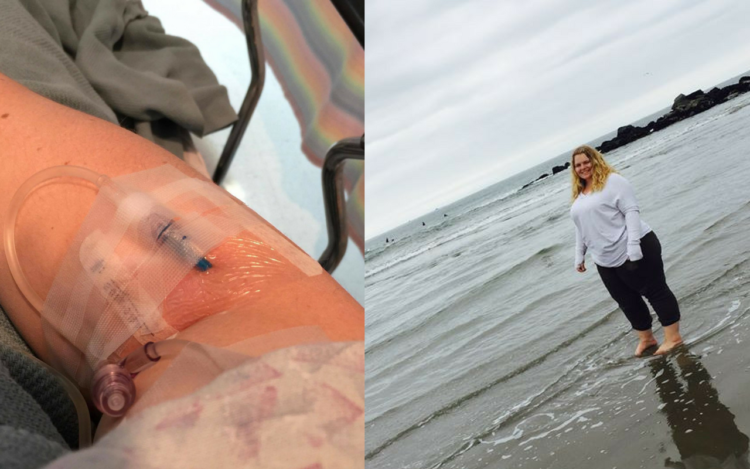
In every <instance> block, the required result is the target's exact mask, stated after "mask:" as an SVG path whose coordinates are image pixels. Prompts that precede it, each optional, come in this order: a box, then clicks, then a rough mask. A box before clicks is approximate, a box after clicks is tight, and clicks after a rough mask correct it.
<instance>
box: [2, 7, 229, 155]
mask: <svg viewBox="0 0 750 469" xmlns="http://www.w3.org/2000/svg"><path fill="white" fill-rule="evenodd" d="M199 26H200V25H196V27H199ZM0 72H2V73H3V74H5V75H7V76H8V77H10V78H11V79H13V80H15V81H17V82H19V83H21V84H22V85H24V86H26V87H27V88H29V89H31V90H32V91H34V92H36V93H38V94H40V95H42V96H45V97H47V98H49V99H52V100H54V101H56V102H58V103H60V104H63V105H65V106H68V107H72V108H74V109H78V110H80V111H83V112H85V113H88V114H91V115H94V116H97V117H99V118H102V119H105V120H108V121H110V122H113V123H115V124H121V125H124V126H126V127H129V128H130V129H132V130H133V131H135V132H137V133H139V134H140V135H142V136H144V137H146V138H149V139H150V140H153V141H155V142H156V143H158V144H160V145H161V146H163V147H165V148H167V149H168V150H170V151H172V152H173V153H175V154H177V155H178V156H181V153H182V146H183V144H184V142H185V136H186V135H187V133H186V132H187V131H190V132H192V133H194V134H196V135H199V136H203V135H206V134H209V133H211V132H213V131H216V130H219V129H222V128H224V127H226V126H228V125H230V124H231V123H232V122H234V121H235V120H236V119H237V115H236V114H235V112H234V110H233V109H232V107H231V106H230V104H229V100H228V98H227V93H226V89H225V88H224V87H223V86H220V85H219V84H218V82H217V80H216V77H215V76H214V74H213V72H211V70H210V69H209V68H208V66H207V65H206V64H205V62H204V61H203V59H202V58H201V55H200V52H199V51H198V49H197V48H196V47H195V46H194V45H193V44H191V43H190V42H188V41H186V40H184V39H181V38H178V37H174V36H169V35H167V34H165V32H164V29H163V28H162V27H161V23H160V22H159V20H158V19H156V18H154V17H152V16H148V13H147V12H146V10H145V9H144V8H143V6H142V5H141V2H140V1H138V0H0Z"/></svg>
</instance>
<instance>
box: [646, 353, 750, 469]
mask: <svg viewBox="0 0 750 469" xmlns="http://www.w3.org/2000/svg"><path fill="white" fill-rule="evenodd" d="M673 362H675V363H676V364H677V368H679V374H678V373H677V371H676V370H675V366H674V364H673ZM649 367H650V368H651V373H652V374H653V375H654V379H655V381H656V385H657V386H656V387H657V393H658V396H659V399H660V400H661V401H662V405H661V406H660V409H661V411H662V412H663V413H664V414H665V415H666V417H667V423H668V424H669V427H670V429H671V430H672V439H673V440H674V443H675V445H676V446H677V449H678V450H679V452H680V457H681V459H682V460H681V461H673V460H672V459H671V458H667V459H666V460H665V461H664V465H665V467H669V468H680V469H709V468H721V469H740V468H742V469H749V468H750V463H748V440H749V439H748V437H747V435H745V434H744V433H742V432H741V431H740V429H739V428H737V425H736V424H735V422H734V418H735V417H734V414H732V412H730V411H729V409H728V408H727V407H726V406H725V405H724V404H722V403H721V401H719V393H718V392H717V391H716V388H714V387H713V385H712V384H711V375H710V374H709V373H708V371H706V369H705V368H704V367H703V364H702V363H701V362H700V360H699V357H697V356H695V355H693V354H691V353H690V352H689V351H688V350H687V348H685V347H681V348H680V349H679V350H676V351H675V352H674V353H673V354H672V356H671V358H670V359H658V360H652V361H651V362H650V363H649Z"/></svg>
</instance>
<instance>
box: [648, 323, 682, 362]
mask: <svg viewBox="0 0 750 469" xmlns="http://www.w3.org/2000/svg"><path fill="white" fill-rule="evenodd" d="M681 344H682V336H681V335H680V323H679V322H676V323H674V324H670V325H669V326H664V343H663V344H661V347H659V348H658V349H657V350H656V352H654V355H664V354H665V353H668V352H669V351H670V350H672V349H673V348H675V347H677V346H678V345H681Z"/></svg>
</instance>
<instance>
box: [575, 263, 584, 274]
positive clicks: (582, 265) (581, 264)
mask: <svg viewBox="0 0 750 469" xmlns="http://www.w3.org/2000/svg"><path fill="white" fill-rule="evenodd" d="M576 271H578V272H581V273H583V272H586V261H583V262H581V263H580V264H578V265H577V266H576Z"/></svg>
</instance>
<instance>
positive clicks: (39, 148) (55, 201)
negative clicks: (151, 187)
mask: <svg viewBox="0 0 750 469" xmlns="http://www.w3.org/2000/svg"><path fill="white" fill-rule="evenodd" d="M0 97H2V99H0V148H2V154H1V155H0V158H2V160H1V161H2V163H0V164H1V165H2V171H0V188H2V189H0V216H2V217H3V220H4V217H5V214H6V212H7V209H8V204H9V201H10V199H11V198H12V197H13V194H14V193H15V191H16V189H17V188H18V187H19V186H20V185H21V184H22V183H23V182H24V181H25V180H26V179H27V178H28V177H29V176H31V175H33V174H35V173H36V172H38V171H40V170H42V169H44V168H48V167H50V166H56V165H76V166H84V167H87V168H89V169H92V170H93V171H96V172H98V173H101V174H106V175H108V176H110V177H115V176H119V175H123V174H129V173H133V172H136V171H141V170H145V169H149V168H154V167H157V166H161V165H164V164H169V165H172V166H174V167H175V168H177V169H178V170H180V171H182V172H183V173H185V174H187V175H189V176H191V177H195V178H199V179H203V180H205V179H206V178H205V177H203V176H201V175H199V174H198V173H197V172H196V171H194V170H193V169H191V168H190V167H188V166H187V165H186V164H185V163H184V162H182V161H180V160H178V159H177V158H175V157H174V156H172V155H171V154H170V153H168V152H167V151H165V150H162V149H161V148H159V147H157V146H156V145H154V144H152V143H151V142H149V141H147V140H145V139H143V138H141V137H139V136H137V135H135V134H133V133H131V132H129V131H126V130H124V129H121V128H119V127H117V126H115V125H112V124H110V123H108V122H105V121H103V120H100V119H97V118H95V117H91V116H89V115H86V114H83V113H81V112H78V111H75V110H72V109H69V108H66V107H64V106H61V105H59V104H57V103H54V102H52V101H50V100H47V99H45V98H43V97H41V96H39V95H36V94H34V93H33V92H31V91H29V90H28V89H26V88H24V87H23V86H21V85H19V84H17V83H15V82H13V81H12V80H10V79H9V78H7V77H5V76H4V75H2V74H0ZM95 197H96V194H95V192H94V191H93V190H92V189H91V188H88V187H85V186H81V185H76V184H67V183H60V184H50V185H47V186H44V187H43V188H40V189H39V190H37V191H35V192H34V193H32V194H31V195H30V196H29V198H28V200H27V201H26V203H25V204H24V206H23V208H22V210H21V213H20V214H19V217H18V222H17V225H16V228H15V229H16V240H17V250H18V253H19V258H20V262H21V265H22V267H23V269H24V271H25V272H26V275H27V276H28V278H29V282H30V283H31V285H32V287H33V288H34V289H35V290H36V291H37V293H38V294H39V295H40V296H41V297H42V298H45V297H46V295H47V292H48V291H49V289H50V287H51V285H52V283H53V281H54V279H55V276H56V274H57V271H58V268H59V266H60V264H61V262H62V261H63V258H64V256H65V254H66V251H67V248H68V245H69V244H70V243H71V242H72V240H73V238H74V237H75V236H76V233H77V231H78V228H79V227H80V225H81V223H82V221H83V220H84V218H85V217H86V215H87V213H88V210H89V208H90V207H91V205H92V203H93V201H94V198H95ZM238 204H239V202H238ZM279 286H280V285H279ZM276 287H277V286H276V285H274V284H273V281H271V283H270V284H269V285H268V288H266V291H269V292H272V293H271V294H268V295H261V296H259V297H257V298H255V300H254V301H255V302H254V304H253V311H252V314H242V313H228V314H226V315H223V316H212V317H211V318H210V319H213V320H211V321H208V320H206V321H201V322H199V323H197V324H195V325H193V326H191V327H189V328H188V329H186V330H184V331H182V332H181V333H180V335H179V336H180V338H185V339H188V340H196V341H201V342H205V343H208V344H212V345H217V346H225V345H227V344H231V343H235V342H238V341H240V340H243V339H246V338H249V337H253V336H259V335H262V334H265V333H268V332H273V331H276V330H281V329H285V328H289V327H295V326H310V325H314V326H319V327H320V328H321V329H322V330H323V331H324V332H325V334H326V335H327V336H328V337H329V338H330V339H332V340H346V341H349V340H363V338H364V316H363V309H362V307H361V306H360V305H359V304H358V303H357V302H356V301H355V300H354V299H353V298H351V296H349V295H348V294H347V293H346V291H345V290H344V289H343V288H342V287H341V286H340V285H338V283H336V282H335V281H334V280H333V279H332V278H331V277H330V276H329V275H328V274H326V273H323V274H321V275H316V276H310V277H306V278H304V279H300V280H298V281H296V282H294V283H293V284H292V285H288V287H287V288H284V289H283V294H281V292H280V291H279V290H278V289H276ZM274 290H276V291H274ZM0 304H2V305H3V307H4V308H5V310H6V311H7V312H8V315H9V316H10V318H11V320H12V321H13V323H14V324H15V326H16V327H17V328H18V330H19V332H20V333H21V335H22V336H23V337H24V338H25V339H26V341H27V342H28V343H29V345H30V346H31V347H32V349H33V350H34V351H35V352H36V353H37V354H38V355H39V357H40V358H42V359H44V360H48V359H49V357H50V350H48V349H47V347H46V345H45V342H44V339H43V335H42V327H41V321H40V316H39V313H38V312H36V311H35V310H34V309H33V308H32V307H31V305H30V304H29V303H28V302H27V301H26V300H25V298H24V297H23V295H22V294H21V293H20V291H19V290H18V289H17V287H16V285H15V282H14V281H13V279H12V277H11V275H10V271H9V269H8V266H7V260H6V257H5V253H4V252H3V251H2V248H0Z"/></svg>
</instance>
